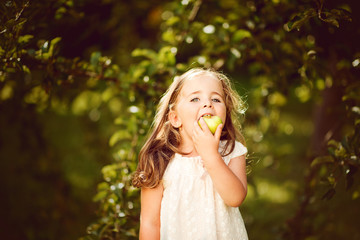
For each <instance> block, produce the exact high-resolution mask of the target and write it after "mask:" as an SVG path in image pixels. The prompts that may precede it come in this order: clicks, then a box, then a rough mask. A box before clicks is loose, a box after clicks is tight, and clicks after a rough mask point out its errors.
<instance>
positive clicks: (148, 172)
mask: <svg viewBox="0 0 360 240" xmlns="http://www.w3.org/2000/svg"><path fill="white" fill-rule="evenodd" d="M199 75H211V76H213V77H216V78H217V79H219V80H220V82H221V84H222V87H223V90H224V95H225V106H226V116H227V117H226V121H225V124H224V128H223V131H222V134H221V140H227V141H226V144H225V147H224V150H223V151H222V153H221V155H223V156H225V155H228V154H230V153H231V152H232V151H233V150H234V147H235V140H238V141H240V142H242V143H243V144H244V138H243V136H242V134H241V132H240V121H239V116H240V115H241V114H243V113H244V112H245V105H244V103H243V101H242V100H241V98H240V96H239V95H238V94H237V93H236V92H235V91H234V90H233V89H232V87H231V82H230V80H229V79H228V78H227V77H226V76H225V75H224V74H222V73H220V72H217V71H215V70H213V69H203V68H193V69H190V70H189V71H187V72H185V73H184V74H182V75H181V76H179V77H175V79H174V81H173V83H172V84H171V85H170V87H169V88H168V90H167V91H166V92H165V94H164V95H163V97H162V98H161V100H160V103H159V106H158V109H157V112H156V115H155V119H154V122H153V126H152V130H151V132H150V136H149V138H148V139H147V141H146V142H145V144H144V146H143V147H142V149H141V150H140V154H139V164H138V166H137V170H136V171H135V173H134V175H133V180H132V184H133V186H135V187H148V188H154V187H156V186H157V185H158V184H159V183H160V182H161V180H162V177H163V175H164V172H165V169H166V167H167V165H168V163H169V161H170V160H171V158H172V157H173V156H174V154H175V153H181V152H179V150H178V147H179V145H180V141H181V138H180V133H179V130H178V129H177V128H174V127H173V126H172V125H171V123H170V122H169V119H168V114H169V112H170V110H172V109H173V108H174V107H175V104H176V102H177V99H178V96H179V94H180V92H181V89H182V87H183V85H184V82H185V81H186V80H188V79H192V78H194V77H196V76H199Z"/></svg>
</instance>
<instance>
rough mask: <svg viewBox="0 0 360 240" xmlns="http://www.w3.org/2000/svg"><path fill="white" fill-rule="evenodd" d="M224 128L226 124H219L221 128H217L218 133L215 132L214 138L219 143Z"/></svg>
mask: <svg viewBox="0 0 360 240" xmlns="http://www.w3.org/2000/svg"><path fill="white" fill-rule="evenodd" d="M223 126H224V124H222V123H221V124H219V126H217V128H216V131H215V134H214V136H215V139H216V140H218V141H220V137H221V132H222V129H223Z"/></svg>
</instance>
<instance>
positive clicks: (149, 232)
mask: <svg viewBox="0 0 360 240" xmlns="http://www.w3.org/2000/svg"><path fill="white" fill-rule="evenodd" d="M159 239H160V226H157V225H151V224H140V233H139V240H159Z"/></svg>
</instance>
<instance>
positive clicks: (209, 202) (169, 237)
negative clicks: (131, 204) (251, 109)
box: [160, 142, 248, 240]
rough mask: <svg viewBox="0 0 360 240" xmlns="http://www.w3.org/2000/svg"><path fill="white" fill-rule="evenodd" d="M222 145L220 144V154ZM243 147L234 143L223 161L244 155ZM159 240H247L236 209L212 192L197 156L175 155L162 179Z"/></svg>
mask: <svg viewBox="0 0 360 240" xmlns="http://www.w3.org/2000/svg"><path fill="white" fill-rule="evenodd" d="M223 146H224V142H220V147H219V152H221V150H222V147H223ZM246 152H247V149H246V147H245V146H243V145H242V144H241V143H240V142H236V145H235V149H234V151H233V152H232V153H230V155H228V156H226V157H224V158H223V159H224V162H225V163H226V164H229V162H230V160H231V159H233V158H235V157H237V156H241V155H244V154H245V153H246ZM163 185H164V192H163V198H162V202H161V214H160V219H161V223H160V224H161V227H160V239H161V240H232V239H233V240H235V239H236V240H247V239H248V236H247V233H246V229H245V225H244V221H243V219H242V217H241V214H240V211H239V209H238V208H234V207H229V206H227V205H226V204H225V203H224V201H223V200H222V198H221V197H220V195H219V194H218V193H217V192H216V191H215V188H214V186H213V182H212V180H211V178H210V176H209V174H207V172H206V170H205V169H204V167H203V163H202V160H201V157H200V156H197V157H183V156H181V155H180V154H175V156H174V157H173V159H172V160H171V161H170V162H169V164H168V166H167V168H166V171H165V173H164V177H163Z"/></svg>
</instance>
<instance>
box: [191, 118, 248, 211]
mask: <svg viewBox="0 0 360 240" xmlns="http://www.w3.org/2000/svg"><path fill="white" fill-rule="evenodd" d="M200 121H201V126H202V129H201V128H200V127H199V125H198V124H197V123H194V135H193V142H194V145H195V149H196V151H197V152H198V154H199V155H200V156H201V158H202V159H203V161H204V165H205V168H206V170H207V171H208V173H209V175H210V177H211V179H212V181H213V183H214V187H215V189H216V191H217V192H218V193H219V195H220V196H221V198H222V199H223V200H224V202H225V204H227V205H229V206H232V207H238V206H240V205H241V203H242V202H243V201H244V199H245V197H246V194H247V180H246V161H245V156H244V155H243V156H239V157H235V158H233V159H231V160H230V163H229V165H226V163H225V162H224V160H223V159H222V157H221V155H220V153H219V152H218V147H219V142H220V135H221V131H222V127H223V125H222V124H220V125H219V126H218V128H217V130H216V132H215V135H212V133H211V132H210V130H209V128H208V127H207V125H206V123H205V122H204V120H203V119H201V120H200Z"/></svg>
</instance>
